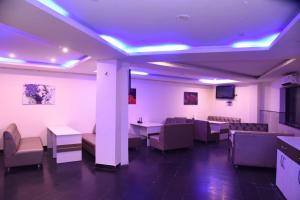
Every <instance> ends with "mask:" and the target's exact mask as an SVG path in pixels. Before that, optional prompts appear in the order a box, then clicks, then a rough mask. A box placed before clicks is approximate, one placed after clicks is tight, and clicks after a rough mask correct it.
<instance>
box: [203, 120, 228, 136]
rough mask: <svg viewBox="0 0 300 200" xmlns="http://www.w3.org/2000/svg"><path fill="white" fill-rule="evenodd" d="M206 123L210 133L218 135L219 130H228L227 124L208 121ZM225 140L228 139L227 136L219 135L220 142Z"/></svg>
mask: <svg viewBox="0 0 300 200" xmlns="http://www.w3.org/2000/svg"><path fill="white" fill-rule="evenodd" d="M208 122H209V125H210V129H211V132H212V133H220V132H221V129H227V128H229V127H228V123H227V122H220V121H208ZM227 138H228V135H227V134H220V140H224V139H227Z"/></svg>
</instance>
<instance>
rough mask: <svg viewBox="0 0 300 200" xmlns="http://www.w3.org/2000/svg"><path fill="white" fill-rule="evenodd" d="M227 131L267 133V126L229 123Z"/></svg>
mask: <svg viewBox="0 0 300 200" xmlns="http://www.w3.org/2000/svg"><path fill="white" fill-rule="evenodd" d="M229 130H240V131H262V132H268V130H269V128H268V124H259V123H230V124H229Z"/></svg>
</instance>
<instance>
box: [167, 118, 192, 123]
mask: <svg viewBox="0 0 300 200" xmlns="http://www.w3.org/2000/svg"><path fill="white" fill-rule="evenodd" d="M187 122H188V119H187V118H185V117H173V118H171V117H169V118H167V119H166V121H165V124H185V123H187Z"/></svg>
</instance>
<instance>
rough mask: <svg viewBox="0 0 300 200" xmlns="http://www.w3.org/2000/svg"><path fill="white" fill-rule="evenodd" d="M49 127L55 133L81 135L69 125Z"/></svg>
mask: <svg viewBox="0 0 300 200" xmlns="http://www.w3.org/2000/svg"><path fill="white" fill-rule="evenodd" d="M48 129H49V130H50V131H51V132H52V133H53V134H54V135H81V133H80V132H78V131H76V130H74V129H72V128H71V127H68V126H49V127H48Z"/></svg>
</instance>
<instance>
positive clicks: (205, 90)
mask: <svg viewBox="0 0 300 200" xmlns="http://www.w3.org/2000/svg"><path fill="white" fill-rule="evenodd" d="M132 88H136V95H137V104H135V105H129V122H136V121H137V120H138V118H139V117H142V118H143V121H149V122H163V121H164V120H165V119H166V118H167V117H188V118H192V117H195V118H197V119H206V118H207V116H208V114H209V113H210V102H211V96H212V95H211V92H212V90H211V87H204V86H199V85H191V84H181V83H170V82H162V81H153V80H141V79H133V80H132ZM184 92H198V105H183V93H184Z"/></svg>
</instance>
